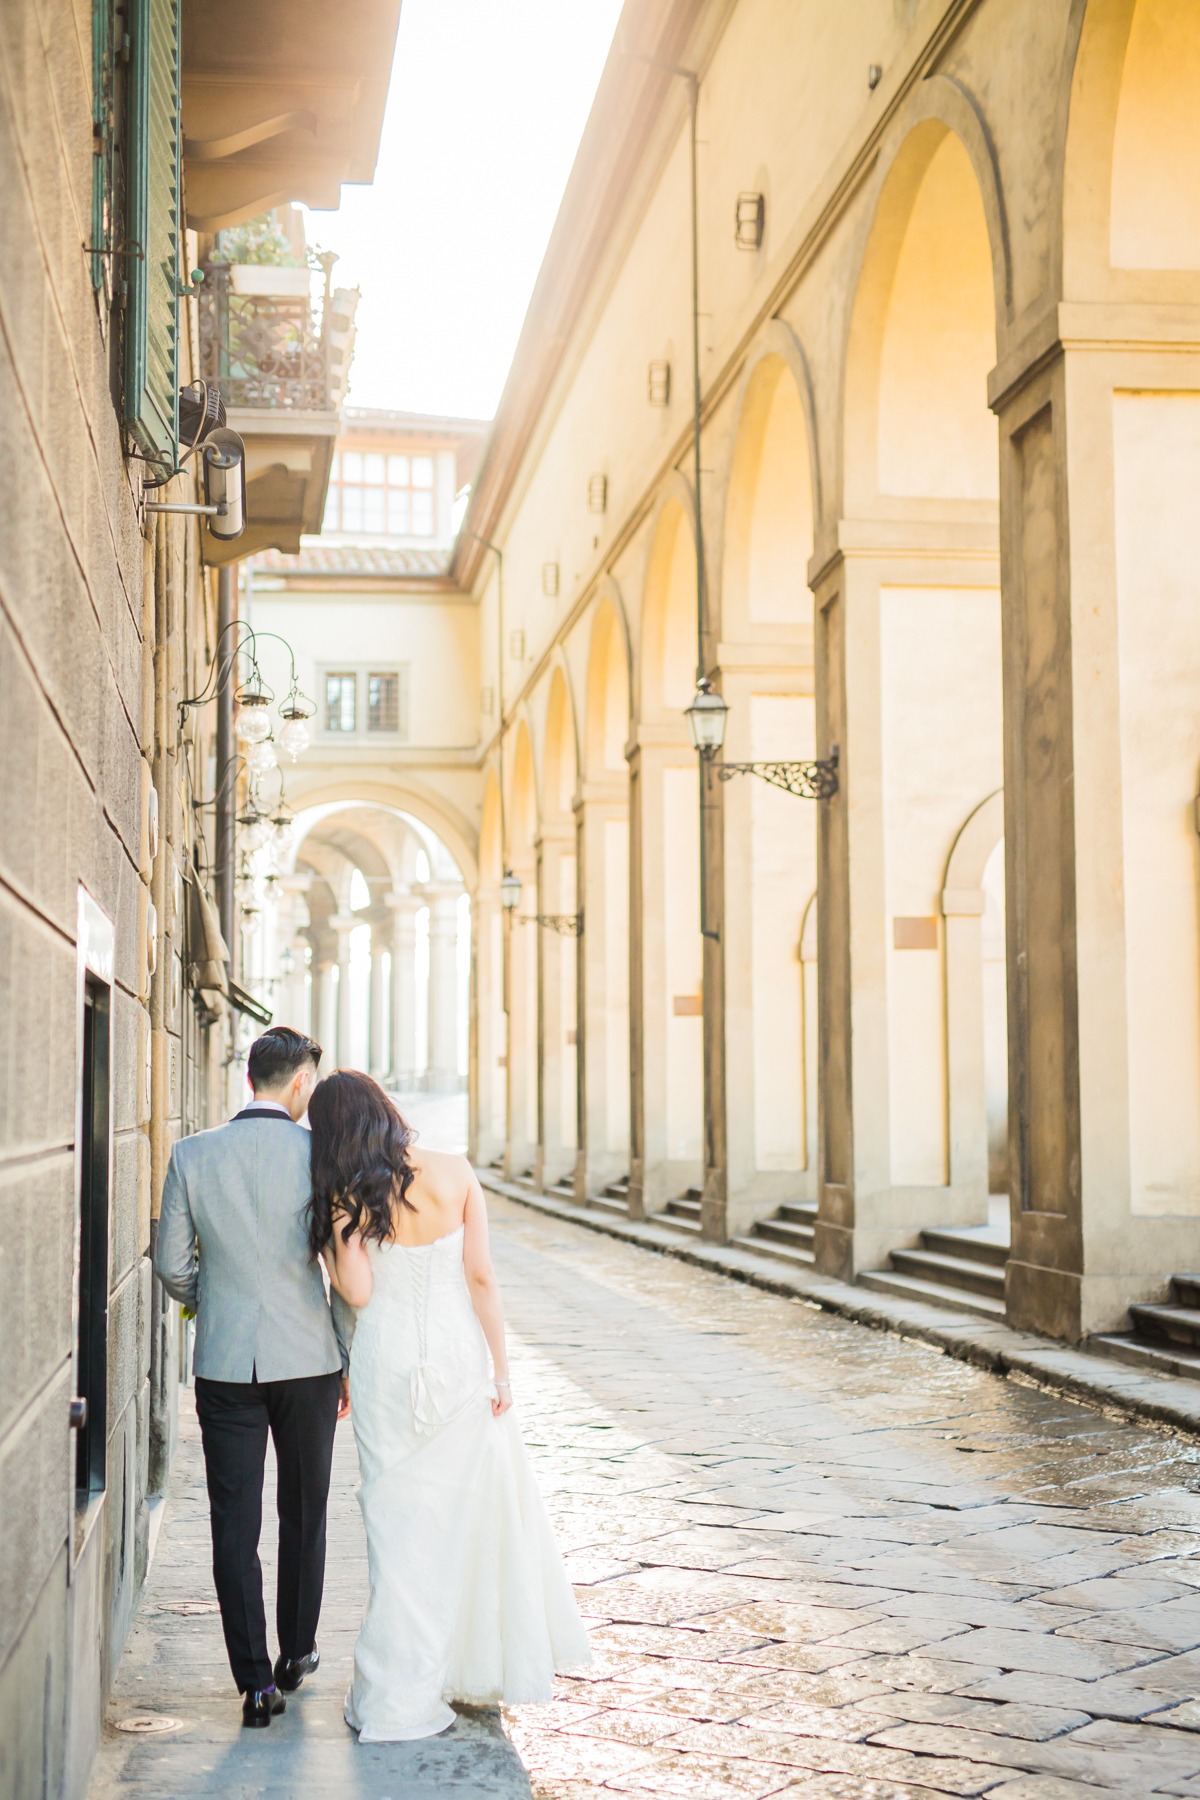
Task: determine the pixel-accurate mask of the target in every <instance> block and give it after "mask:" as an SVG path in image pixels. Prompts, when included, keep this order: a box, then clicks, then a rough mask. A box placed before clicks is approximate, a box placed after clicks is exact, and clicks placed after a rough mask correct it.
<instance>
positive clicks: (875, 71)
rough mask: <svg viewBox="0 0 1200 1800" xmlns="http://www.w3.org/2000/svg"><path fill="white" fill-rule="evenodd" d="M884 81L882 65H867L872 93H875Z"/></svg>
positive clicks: (868, 80)
mask: <svg viewBox="0 0 1200 1800" xmlns="http://www.w3.org/2000/svg"><path fill="white" fill-rule="evenodd" d="M882 80H883V64H882V63H868V64H867V86H868V87H869V88H870V90H871V92H872V93H874V92H875V89H876V88H877V87H878V86H879V84H880V82H881V81H882Z"/></svg>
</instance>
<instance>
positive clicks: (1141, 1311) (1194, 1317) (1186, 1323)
mask: <svg viewBox="0 0 1200 1800" xmlns="http://www.w3.org/2000/svg"><path fill="white" fill-rule="evenodd" d="M1129 1316H1130V1318H1131V1319H1132V1320H1133V1323H1134V1329H1135V1330H1136V1332H1137V1334H1138V1336H1139V1337H1143V1338H1149V1339H1150V1340H1151V1341H1152V1342H1153V1343H1156V1344H1163V1343H1165V1344H1171V1345H1178V1346H1180V1347H1181V1348H1183V1349H1185V1350H1200V1311H1197V1310H1196V1309H1195V1308H1194V1307H1190V1306H1147V1305H1145V1304H1144V1303H1141V1302H1139V1303H1137V1304H1135V1305H1133V1306H1131V1307H1130V1309H1129Z"/></svg>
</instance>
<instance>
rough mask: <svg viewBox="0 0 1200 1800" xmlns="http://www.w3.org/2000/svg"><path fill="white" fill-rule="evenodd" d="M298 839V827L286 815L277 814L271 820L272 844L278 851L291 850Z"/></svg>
mask: <svg viewBox="0 0 1200 1800" xmlns="http://www.w3.org/2000/svg"><path fill="white" fill-rule="evenodd" d="M295 837H296V827H295V825H294V824H293V822H292V820H291V819H289V818H288V816H287V814H286V813H277V814H276V815H275V817H274V818H273V819H272V820H271V843H272V845H273V847H274V848H275V849H276V850H290V849H291V847H292V844H293V842H294V841H295Z"/></svg>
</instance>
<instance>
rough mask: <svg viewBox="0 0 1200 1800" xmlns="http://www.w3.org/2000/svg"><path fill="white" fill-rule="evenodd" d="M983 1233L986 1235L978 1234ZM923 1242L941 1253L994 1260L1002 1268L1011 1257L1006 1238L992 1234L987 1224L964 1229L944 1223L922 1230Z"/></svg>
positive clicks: (941, 1254)
mask: <svg viewBox="0 0 1200 1800" xmlns="http://www.w3.org/2000/svg"><path fill="white" fill-rule="evenodd" d="M983 1233H986V1234H987V1235H986V1236H985V1235H977V1234H983ZM921 1243H922V1246H923V1247H924V1248H925V1249H926V1250H932V1251H933V1252H934V1253H935V1254H936V1255H938V1256H958V1257H965V1258H966V1260H967V1261H968V1262H974V1263H991V1264H992V1265H993V1267H994V1268H997V1269H1002V1268H1003V1267H1004V1265H1005V1263H1006V1262H1007V1261H1008V1251H1009V1246H1008V1244H1007V1243H1006V1242H1005V1240H1004V1239H1003V1238H1001V1237H995V1236H993V1235H992V1234H991V1232H990V1228H989V1227H988V1226H987V1225H968V1226H964V1227H963V1228H961V1229H955V1228H954V1227H952V1226H944V1227H942V1229H941V1230H937V1231H923V1232H922V1233H921Z"/></svg>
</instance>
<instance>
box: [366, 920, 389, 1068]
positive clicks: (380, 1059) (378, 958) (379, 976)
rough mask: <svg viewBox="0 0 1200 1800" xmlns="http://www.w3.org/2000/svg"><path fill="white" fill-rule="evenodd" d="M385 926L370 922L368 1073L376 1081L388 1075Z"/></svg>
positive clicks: (386, 948)
mask: <svg viewBox="0 0 1200 1800" xmlns="http://www.w3.org/2000/svg"><path fill="white" fill-rule="evenodd" d="M387 936H390V932H388V933H387V934H386V935H385V928H384V927H383V926H382V925H381V923H380V921H379V920H377V919H373V920H372V921H371V1013H370V1058H369V1066H370V1072H371V1074H372V1075H373V1076H374V1077H375V1079H376V1081H386V1079H387V1075H388V1017H387V969H386V966H385V964H384V960H383V959H384V957H385V955H386V954H387V951H388V945H387Z"/></svg>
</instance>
